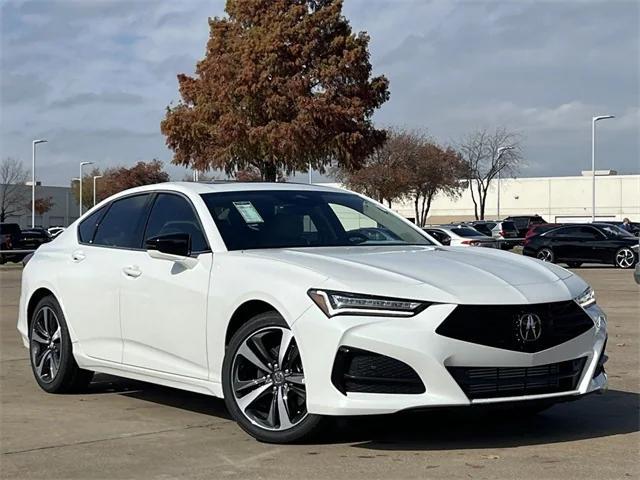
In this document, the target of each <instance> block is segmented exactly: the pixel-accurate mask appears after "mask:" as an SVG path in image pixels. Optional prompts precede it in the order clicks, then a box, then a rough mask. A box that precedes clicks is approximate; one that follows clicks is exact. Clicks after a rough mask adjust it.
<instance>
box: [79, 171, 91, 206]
mask: <svg viewBox="0 0 640 480" xmlns="http://www.w3.org/2000/svg"><path fill="white" fill-rule="evenodd" d="M92 164H93V162H80V216H82V167H84V166H85V165H92Z"/></svg>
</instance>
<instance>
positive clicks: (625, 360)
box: [0, 267, 640, 480]
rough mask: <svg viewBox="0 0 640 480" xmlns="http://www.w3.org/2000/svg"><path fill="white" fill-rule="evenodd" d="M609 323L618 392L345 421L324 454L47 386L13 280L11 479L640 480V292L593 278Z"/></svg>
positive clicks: (162, 393) (123, 385) (620, 279)
mask: <svg viewBox="0 0 640 480" xmlns="http://www.w3.org/2000/svg"><path fill="white" fill-rule="evenodd" d="M576 272H577V273H578V274H579V275H581V276H583V277H584V278H585V279H586V280H587V281H588V282H590V283H591V284H592V285H593V287H594V288H595V290H596V293H597V295H598V302H599V303H600V304H601V305H602V306H603V308H604V309H605V311H606V312H607V313H608V315H609V343H608V351H607V353H608V355H609V362H608V363H607V371H608V373H609V391H608V392H607V393H606V394H604V395H590V396H588V397H586V398H584V399H582V400H580V401H577V402H572V403H565V404H561V405H557V406H555V407H553V408H552V409H551V410H548V411H547V412H545V413H542V414H540V415H538V416H536V417H532V418H528V419H520V420H517V419H512V418H509V417H506V416H504V415H500V414H495V413H490V412H489V413H487V412H475V411H473V412H468V411H465V412H460V411H446V410H444V411H443V410H438V411H431V412H422V413H410V414H409V413H406V414H401V415H394V416H389V417H365V418H357V419H340V420H339V421H337V422H335V425H334V427H333V428H331V429H330V430H329V431H327V432H326V433H325V434H324V435H323V436H322V437H321V438H320V439H318V440H317V441H316V443H312V444H303V445H289V446H282V445H268V444H262V443H259V442H257V441H255V440H253V439H252V438H250V437H249V436H248V435H246V434H245V433H244V432H243V431H242V430H240V428H239V427H238V426H236V424H235V423H234V422H233V421H231V420H230V419H229V416H228V414H227V412H226V410H225V407H224V403H223V401H222V400H220V399H216V398H212V397H207V396H204V395H198V394H194V393H188V392H183V391H180V390H174V389H170V388H164V387H158V386H154V385H150V384H146V383H142V382H135V381H131V380H126V379H121V378H117V377H111V376H107V375H97V376H96V378H95V381H94V383H93V384H92V386H91V389H90V391H89V392H88V393H86V394H81V395H49V394H46V393H44V392H43V391H41V390H40V389H39V388H38V386H37V385H36V382H35V380H34V379H33V377H32V374H31V370H30V368H29V360H28V354H27V351H26V350H25V349H24V348H23V347H22V344H21V342H20V340H19V337H18V334H17V331H16V328H15V324H16V319H17V305H18V298H19V294H20V274H21V270H20V269H19V268H17V267H15V268H12V267H9V268H6V267H5V268H1V269H0V342H1V343H0V349H1V350H0V390H1V392H0V400H1V403H0V447H1V456H0V476H1V477H2V478H7V479H8V478H19V479H26V478H60V479H72V478H74V479H75V478H78V479H93V478H110V479H125V478H136V479H141V478H157V479H169V478H207V479H212V478H214V479H217V478H242V479H246V478H279V479H283V478H301V479H302V478H304V479H307V478H308V479H325V478H331V479H338V478H349V479H350V480H355V479H359V478H366V479H368V480H371V479H375V478H384V479H396V478H421V479H422V478H536V479H543V478H607V479H608V478H640V461H639V460H638V459H639V458H640V434H639V433H638V430H639V423H640V417H639V415H640V395H639V394H640V374H639V371H640V349H639V333H640V332H639V330H640V287H638V285H636V284H635V283H634V282H633V277H632V273H631V272H629V271H621V270H616V269H613V268H582V269H577V270H576Z"/></svg>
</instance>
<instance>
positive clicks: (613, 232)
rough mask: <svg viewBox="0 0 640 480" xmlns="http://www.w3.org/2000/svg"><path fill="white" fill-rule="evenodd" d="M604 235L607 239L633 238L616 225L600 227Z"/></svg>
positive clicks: (629, 233)
mask: <svg viewBox="0 0 640 480" xmlns="http://www.w3.org/2000/svg"><path fill="white" fill-rule="evenodd" d="M600 228H601V229H602V231H603V232H604V234H605V235H606V236H607V237H609V238H619V237H631V238H634V237H635V235H633V234H632V233H631V232H629V231H628V230H623V229H622V228H621V227H619V226H617V225H605V226H604V227H600Z"/></svg>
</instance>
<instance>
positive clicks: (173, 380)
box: [73, 343, 223, 398]
mask: <svg viewBox="0 0 640 480" xmlns="http://www.w3.org/2000/svg"><path fill="white" fill-rule="evenodd" d="M73 356H74V358H75V359H76V362H77V363H78V366H79V367H80V368H84V369H87V370H93V371H94V372H100V373H106V374H109V375H115V376H118V377H124V378H130V379H132V380H140V381H142V382H149V383H154V384H157V385H164V386H165V387H171V388H178V389H180V390H187V391H189V392H195V393H202V394H204V395H210V396H213V397H218V398H222V397H223V393H222V384H220V383H217V382H211V381H209V380H204V379H199V378H192V377H183V376H180V375H173V374H170V373H165V372H160V371H157V370H148V369H145V368H140V367H135V366H132V365H124V364H122V363H117V362H111V361H109V360H101V359H98V358H93V357H89V356H88V355H85V354H84V353H82V352H81V349H80V347H79V346H78V344H77V343H74V344H73Z"/></svg>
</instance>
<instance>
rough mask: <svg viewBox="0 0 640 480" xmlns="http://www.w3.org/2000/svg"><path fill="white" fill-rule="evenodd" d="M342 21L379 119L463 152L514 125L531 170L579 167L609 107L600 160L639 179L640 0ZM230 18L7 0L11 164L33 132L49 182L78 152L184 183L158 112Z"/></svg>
mask: <svg viewBox="0 0 640 480" xmlns="http://www.w3.org/2000/svg"><path fill="white" fill-rule="evenodd" d="M344 14H345V16H346V17H347V18H348V19H349V20H350V22H351V25H352V27H353V29H354V31H366V32H367V33H368V34H369V35H370V36H371V44H370V52H371V62H372V65H373V68H374V74H384V75H386V76H387V77H388V78H389V81H390V92H391V97H390V100H389V101H388V102H387V103H386V104H384V105H383V107H382V108H381V109H380V110H379V111H377V112H376V114H375V116H374V120H375V122H376V124H377V125H378V126H380V127H387V126H400V127H407V128H417V129H424V130H426V131H427V132H428V133H429V134H430V135H431V136H433V137H434V138H435V139H436V140H437V141H439V142H441V143H443V144H452V145H455V144H456V143H457V142H459V141H460V140H461V139H462V138H463V137H464V136H465V135H466V134H468V133H469V132H471V131H473V130H475V129H478V128H489V129H493V128H496V127H498V126H504V127H506V128H508V129H510V130H513V131H517V132H519V133H520V134H521V135H522V137H523V149H524V156H525V164H524V166H523V167H522V168H521V170H520V172H519V176H524V177H532V176H555V175H579V174H580V171H581V170H587V169H590V168H591V117H592V116H594V115H603V114H612V115H615V116H616V118H615V119H613V120H606V121H603V122H600V123H598V135H597V159H598V168H610V169H615V170H618V171H619V172H620V173H640V2H638V1H637V0H631V1H623V0H608V1H603V2H597V1H583V0H567V1H563V0H556V1H551V0H538V1H527V0H518V1H516V0H509V1H482V0H467V1H462V2H460V1H453V0H444V1H439V0H431V1H429V0H413V1H412V0H389V1H387V0H345V2H344ZM222 15H224V1H222V0H209V1H204V0H134V1H130V0H127V1H124V0H76V1H70V0H64V1H57V0H47V1H44V0H1V1H0V67H1V68H0V87H1V89H0V92H1V93H0V157H1V158H5V157H7V156H11V157H16V158H18V159H19V160H21V161H23V162H24V163H25V166H26V168H28V169H30V164H31V141H32V140H33V139H35V138H46V139H48V141H49V142H48V143H47V144H44V145H39V146H38V157H37V158H38V163H37V176H38V180H40V181H41V182H42V183H43V184H47V185H68V184H69V182H70V179H71V178H72V177H76V176H78V164H79V162H81V161H93V162H95V164H96V165H97V166H99V167H102V168H104V167H109V166H114V165H132V164H134V163H135V162H136V161H140V160H150V159H152V158H158V159H160V160H162V161H164V162H165V164H166V165H167V170H168V171H169V172H170V174H171V176H172V177H173V178H174V179H182V178H183V177H184V175H185V174H186V173H187V172H186V170H185V169H183V168H181V167H175V166H171V165H170V162H171V158H172V153H171V151H169V150H168V149H167V148H166V147H165V143H164V137H163V136H162V134H161V133H160V121H161V120H162V118H163V117H164V113H165V109H166V107H167V105H169V104H170V103H171V102H176V101H177V100H178V99H179V95H178V90H177V80H176V75H177V74H178V73H187V74H191V73H193V71H194V68H195V64H196V62H197V61H198V60H199V59H200V58H202V56H203V55H204V49H205V44H206V41H207V38H208V35H209V31H208V25H207V18H208V17H213V16H222ZM298 178H299V179H306V176H303V175H301V176H299V177H298ZM319 179H320V178H319V177H318V176H317V175H316V176H315V177H314V180H319Z"/></svg>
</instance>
